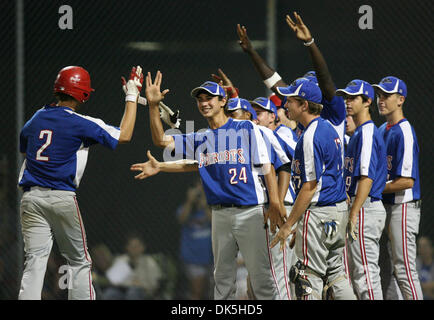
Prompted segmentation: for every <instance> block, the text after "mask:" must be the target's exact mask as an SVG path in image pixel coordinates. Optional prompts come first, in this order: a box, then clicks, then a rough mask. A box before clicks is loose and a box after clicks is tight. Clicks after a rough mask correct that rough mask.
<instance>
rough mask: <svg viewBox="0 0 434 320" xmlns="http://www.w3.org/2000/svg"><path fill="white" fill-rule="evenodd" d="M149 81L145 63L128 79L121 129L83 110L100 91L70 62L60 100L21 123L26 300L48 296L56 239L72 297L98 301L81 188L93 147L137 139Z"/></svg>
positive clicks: (57, 88) (60, 82) (61, 78)
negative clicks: (46, 285)
mask: <svg viewBox="0 0 434 320" xmlns="http://www.w3.org/2000/svg"><path fill="white" fill-rule="evenodd" d="M142 83H143V75H142V70H141V67H140V66H138V67H137V68H132V71H131V74H130V78H129V80H128V82H127V84H126V86H127V95H126V98H125V101H126V102H125V112H124V115H123V118H122V121H121V124H120V127H114V126H110V125H107V124H105V123H104V122H103V121H102V120H100V119H96V118H91V117H88V116H84V115H81V114H79V113H77V109H78V108H79V106H80V105H81V104H82V103H85V102H86V101H87V100H88V99H89V97H90V94H91V92H92V91H94V89H92V87H91V81H90V76H89V73H88V72H87V71H86V70H85V69H83V68H82V67H77V66H69V67H65V68H63V69H62V70H60V72H59V74H58V75H57V78H56V80H55V82H54V96H55V97H56V99H57V103H56V104H52V105H45V106H44V107H42V108H41V109H39V110H38V111H37V112H36V113H35V114H34V115H33V117H32V118H31V119H30V120H29V121H27V123H26V124H25V125H24V127H23V128H22V130H21V134H20V151H21V152H22V153H24V154H25V160H24V162H23V165H22V168H21V172H20V175H19V179H18V184H19V186H20V187H21V188H22V189H23V192H24V193H23V197H22V199H21V206H20V214H21V227H22V234H23V240H24V251H25V268H24V272H23V277H22V280H21V288H20V292H19V297H18V298H19V299H20V300H38V299H39V300H40V299H41V290H42V286H43V283H44V275H45V271H46V268H47V261H48V257H49V255H50V252H51V248H52V245H53V237H54V239H56V243H57V245H58V247H59V250H60V252H61V254H62V256H63V257H65V258H66V260H67V262H68V265H69V268H70V270H69V271H70V273H69V274H70V277H69V279H68V281H71V284H70V289H69V291H68V298H69V299H72V300H78V299H80V300H94V299H95V291H94V288H93V286H92V276H91V265H92V261H91V258H90V255H89V252H88V250H87V244H86V234H85V230H84V226H83V221H82V218H81V214H80V210H79V207H78V202H77V199H76V196H75V191H76V189H77V188H78V186H79V184H80V180H81V178H82V176H83V173H84V169H85V167H86V161H87V156H88V152H89V147H90V146H91V145H94V144H96V143H99V144H102V145H103V146H106V147H108V148H110V149H115V148H116V146H117V145H118V144H119V143H127V142H129V141H130V140H131V137H132V134H133V130H134V124H135V120H136V111H137V97H138V96H139V92H140V89H141V86H142Z"/></svg>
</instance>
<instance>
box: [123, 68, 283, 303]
mask: <svg viewBox="0 0 434 320" xmlns="http://www.w3.org/2000/svg"><path fill="white" fill-rule="evenodd" d="M161 79H162V74H161V73H160V72H159V71H158V72H157V75H156V77H155V81H154V82H153V81H152V79H151V75H150V73H148V75H147V77H146V98H147V100H148V103H149V113H150V121H151V132H152V139H153V142H154V144H155V145H157V146H159V147H163V148H164V147H169V148H170V150H173V149H175V150H174V151H175V154H182V156H183V158H184V159H187V161H190V163H186V161H184V160H181V161H171V162H158V161H157V160H155V159H154V158H153V157H152V156H151V154H150V153H149V152H148V157H149V158H150V161H148V162H145V163H139V164H134V165H132V166H131V170H133V171H141V173H140V174H138V175H137V176H136V177H135V178H136V179H144V178H146V177H149V176H151V175H154V174H157V173H158V172H160V171H163V172H187V171H196V170H198V171H199V174H200V177H201V180H202V184H203V187H204V191H205V195H206V198H207V202H208V204H209V205H210V206H211V209H212V223H211V225H212V248H213V255H214V268H215V270H214V279H215V290H214V298H215V299H216V300H219V299H233V298H234V294H235V279H236V268H237V265H236V256H237V252H238V250H239V251H240V252H241V254H242V255H243V257H244V259H245V263H246V267H247V269H248V271H249V274H250V275H251V282H252V286H253V290H254V292H255V295H256V297H257V298H258V299H278V291H277V284H276V279H275V274H274V272H273V269H272V268H271V267H270V252H269V247H268V242H267V240H268V237H267V229H266V228H264V224H265V223H266V221H267V220H268V219H270V224H271V229H272V231H273V232H275V230H276V227H278V226H280V225H282V223H283V220H282V218H281V212H284V208H283V205H280V203H279V197H278V192H277V181H276V173H275V171H274V169H273V168H272V166H271V165H270V159H269V153H268V150H267V146H266V143H265V141H264V139H263V138H262V134H261V132H260V131H259V129H258V128H257V126H256V125H254V124H253V123H252V122H251V121H236V120H233V119H232V118H229V117H228V116H227V115H226V114H225V111H224V107H225V105H226V93H225V91H224V89H223V88H222V87H221V86H220V85H218V84H217V83H215V82H211V81H207V82H205V83H203V84H202V85H201V86H199V87H197V88H195V89H193V90H192V92H191V96H192V97H193V98H195V100H196V103H197V107H198V110H199V112H200V113H201V114H202V116H203V117H204V118H205V119H206V120H207V122H208V124H209V128H208V129H207V130H201V132H194V133H190V134H182V135H174V136H168V135H165V133H164V131H163V128H162V124H161V120H160V116H159V111H158V104H159V102H160V101H161V100H162V99H163V98H164V95H165V94H166V93H167V92H168V90H164V91H163V92H161V91H160V85H161ZM260 175H263V176H264V180H265V185H266V187H267V190H268V196H267V190H266V189H265V188H264V187H263V185H262V182H261V179H260V178H259V176H260ZM266 203H268V209H267V210H265V209H264V208H265V207H264V206H265V204H266Z"/></svg>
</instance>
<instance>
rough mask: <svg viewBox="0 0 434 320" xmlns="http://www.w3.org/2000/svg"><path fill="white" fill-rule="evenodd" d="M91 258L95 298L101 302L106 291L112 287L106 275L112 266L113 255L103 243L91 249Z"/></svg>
mask: <svg viewBox="0 0 434 320" xmlns="http://www.w3.org/2000/svg"><path fill="white" fill-rule="evenodd" d="M91 257H92V279H93V285H94V288H95V291H96V298H97V299H98V300H102V299H103V298H104V293H105V291H106V289H107V288H110V287H114V285H113V284H112V283H111V282H110V280H109V279H108V278H107V275H106V272H107V270H108V269H109V268H110V267H111V266H112V265H113V255H112V253H111V251H110V249H109V248H108V247H107V246H106V245H105V244H104V243H100V244H97V245H96V246H95V247H93V248H92V249H91Z"/></svg>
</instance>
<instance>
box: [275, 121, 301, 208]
mask: <svg viewBox="0 0 434 320" xmlns="http://www.w3.org/2000/svg"><path fill="white" fill-rule="evenodd" d="M274 132H275V134H276V135H277V136H278V137H279V139H280V140H279V141H280V143H281V145H282V148H283V150H284V151H285V153H286V155H287V156H288V158H289V159H290V161H292V159H294V152H295V147H296V145H297V141H298V136H297V133H296V132H295V131H294V130H292V129H291V128H288V127H287V126H285V125H280V126H278V127H277V128H276V129H275V130H274ZM284 201H285V202H288V203H291V204H293V203H294V201H295V189H294V185H293V183H292V180H291V181H290V183H289V187H288V192H287V193H286V195H285V199H284Z"/></svg>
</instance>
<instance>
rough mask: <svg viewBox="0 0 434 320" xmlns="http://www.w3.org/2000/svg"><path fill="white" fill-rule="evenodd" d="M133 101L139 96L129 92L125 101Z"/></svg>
mask: <svg viewBox="0 0 434 320" xmlns="http://www.w3.org/2000/svg"><path fill="white" fill-rule="evenodd" d="M127 101H131V102H137V96H136V95H134V94H127V95H126V96H125V102H127Z"/></svg>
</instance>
